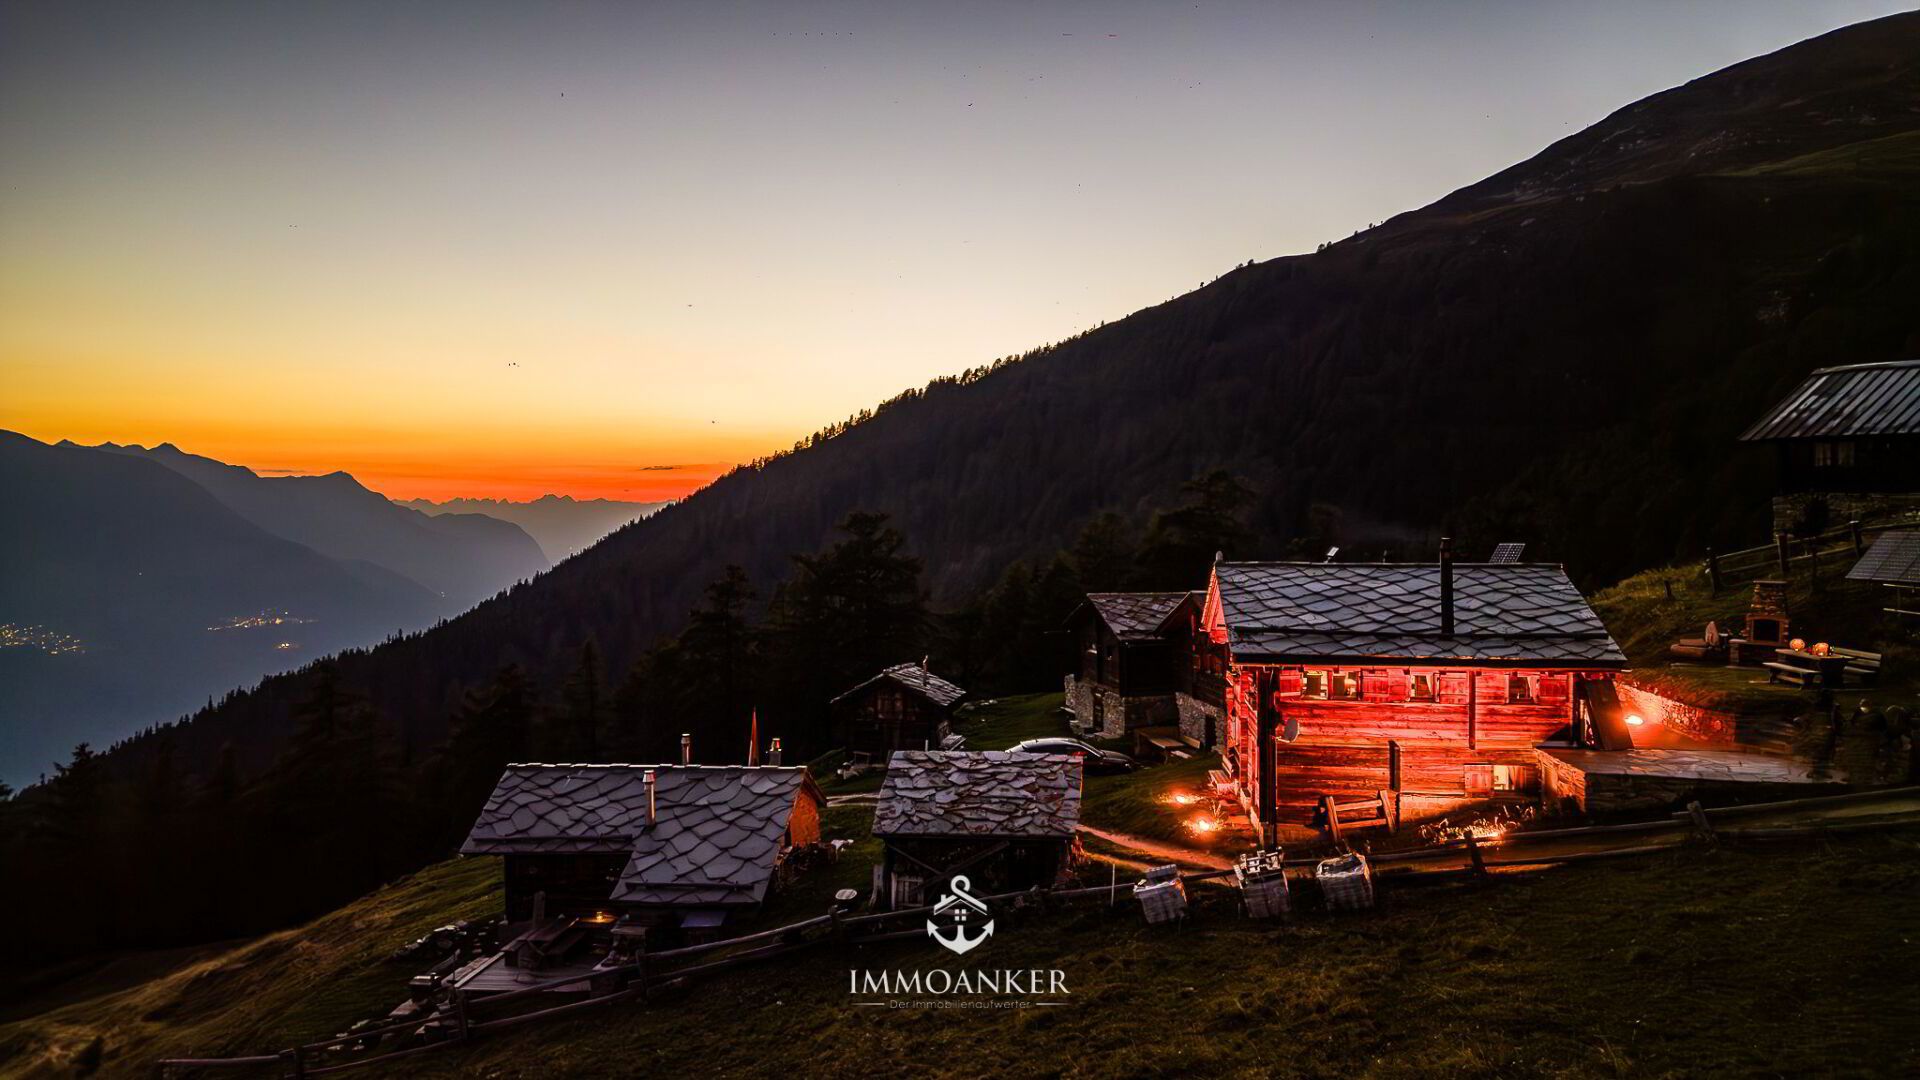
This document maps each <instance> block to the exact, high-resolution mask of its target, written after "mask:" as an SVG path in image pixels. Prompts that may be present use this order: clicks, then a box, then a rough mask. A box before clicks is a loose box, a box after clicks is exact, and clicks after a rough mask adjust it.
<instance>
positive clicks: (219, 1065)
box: [159, 787, 1920, 1078]
mask: <svg viewBox="0 0 1920 1080" xmlns="http://www.w3.org/2000/svg"><path fill="white" fill-rule="evenodd" d="M1915 798H1920V787H1904V788H1894V789H1882V790H1879V791H1866V792H1854V793H1850V794H1846V795H1833V796H1821V797H1816V798H1808V799H1793V800H1789V801H1785V802H1775V803H1759V804H1750V805H1746V806H1729V807H1721V808H1716V809H1712V810H1703V809H1701V808H1700V806H1699V804H1698V803H1695V804H1693V805H1692V806H1690V807H1689V808H1688V809H1687V810H1684V811H1680V812H1677V813H1675V814H1674V815H1672V816H1671V817H1668V818H1661V819H1656V820H1653V821H1637V822H1628V823H1625V824H1618V825H1585V826H1578V827H1574V828H1567V829H1552V830H1541V831H1529V832H1517V833H1509V834H1507V835H1504V836H1500V837H1487V838H1478V837H1468V838H1466V839H1463V840H1454V841H1448V842H1446V843H1443V844H1435V845H1431V846H1428V847H1424V848H1415V849H1409V850H1405V851H1387V852H1380V853H1377V854H1371V855H1369V856H1368V859H1369V861H1370V862H1371V863H1372V864H1373V865H1374V866H1376V867H1382V868H1389V872H1387V873H1383V874H1381V875H1379V876H1378V877H1377V878H1376V880H1377V881H1379V882H1383V883H1384V882H1392V881H1407V880H1409V879H1412V880H1418V881H1432V880H1447V879H1455V878H1460V877H1482V876H1485V875H1486V874H1487V873H1488V871H1490V870H1494V869H1499V868H1502V867H1530V866H1545V865H1549V864H1565V863H1578V862H1587V861H1592V860H1599V859H1614V858H1626V857H1632V856H1637V855H1646V854H1650V853H1654V852H1660V851H1674V850H1677V849H1679V847H1680V846H1681V845H1683V844H1684V843H1685V842H1687V841H1688V840H1708V841H1716V840H1722V839H1754V840H1765V839H1781V838H1789V837H1806V836H1820V835H1838V834H1846V833H1855V832H1869V831H1879V830H1884V829H1910V828H1915V827H1920V817H1916V816H1911V815H1909V816H1906V817H1903V818H1898V819H1893V820H1868V821H1859V822H1840V823H1834V824H1825V825H1797V826H1788V827H1775V828H1751V827H1749V828H1724V827H1720V826H1718V825H1717V824H1716V823H1717V822H1721V821H1725V820H1727V819H1734V818H1739V817H1746V816H1752V815H1758V814H1766V813H1774V812H1780V811H1787V810H1819V809H1822V808H1826V807H1832V806H1838V805H1842V804H1850V803H1860V802H1870V801H1875V800H1907V799H1915ZM1643 833H1644V834H1656V835H1658V834H1667V835H1670V836H1674V837H1678V838H1679V840H1680V843H1678V844H1676V843H1647V844H1633V845H1631V846H1626V847H1602V848H1585V849H1580V848H1578V847H1576V848H1575V849H1574V850H1563V851H1546V852H1536V853H1533V854H1528V849H1530V848H1536V847H1540V846H1542V845H1550V844H1560V843H1564V842H1566V841H1568V840H1573V839H1582V838H1589V837H1592V838H1599V839H1605V838H1608V837H1612V836H1622V835H1631V834H1643ZM1447 860H1451V861H1454V862H1464V863H1465V865H1462V866H1458V867H1442V868H1433V867H1428V866H1425V865H1423V864H1427V863H1433V862H1441V861H1447ZM1319 862H1320V859H1319V858H1318V857H1304V858H1302V857H1296V858H1289V859H1285V860H1283V863H1284V865H1285V866H1287V867H1291V868H1307V867H1312V866H1315V865H1316V864H1318V863H1319ZM1394 867H1399V868H1400V869H1399V870H1398V871H1393V870H1391V869H1390V868H1394ZM1232 875H1233V871H1232V870H1199V871H1189V872H1182V873H1181V875H1180V877H1181V880H1182V881H1185V882H1200V881H1211V880H1217V879H1220V878H1225V877H1231V876H1232ZM1123 890H1124V891H1125V892H1127V893H1128V894H1130V893H1131V891H1132V886H1131V885H1130V884H1128V885H1124V886H1123V885H1122V884H1121V883H1119V882H1118V881H1117V880H1116V881H1115V882H1113V883H1110V884H1107V885H1094V886H1086V887H1076V888H1067V889H1029V890H1025V891H1022V892H1009V893H1000V894H998V895H994V896H987V897H982V898H981V899H982V900H983V901H985V902H987V903H1006V902H1016V903H1020V904H1037V905H1040V906H1043V907H1044V906H1047V905H1051V904H1053V903H1056V902H1072V901H1077V900H1085V899H1094V898H1104V899H1105V900H1106V901H1107V903H1108V904H1109V906H1112V905H1114V904H1116V903H1117V902H1118V900H1119V898H1120V895H1121V893H1122V891H1123ZM932 910H933V908H932V907H931V906H922V907H914V908H904V909H901V910H898V911H882V912H874V913H871V914H866V915H847V914H844V913H842V912H841V911H839V910H837V909H836V910H835V911H832V912H829V913H828V914H826V915H821V916H818V917H816V918H812V919H805V920H802V921H800V922H797V923H793V924H791V925H788V926H780V927H775V928H773V929H771V930H763V931H761V932H759V933H756V934H748V935H746V936H743V937H737V938H727V939H725V940H721V941H713V942H708V943H706V944H703V945H689V946H686V947H684V948H679V949H666V950H663V951H660V952H654V953H646V954H643V955H642V956H641V957H640V958H639V959H638V960H637V961H635V962H633V963H629V964H623V965H620V966H617V967H610V968H605V969H601V970H598V971H594V972H590V973H586V974H579V973H575V974H571V975H566V976H562V977H559V978H555V979H551V980H548V981H545V982H540V983H534V984H530V985H528V986H523V987H518V988H516V989H514V990H510V991H507V992H505V993H501V994H492V995H488V996H486V997H469V996H468V995H467V994H465V993H464V992H461V991H458V990H454V991H451V992H450V993H449V995H448V999H447V1001H446V1002H445V1003H444V1004H443V1005H441V1006H440V1007H439V1008H437V1009H436V1010H435V1011H434V1012H432V1013H431V1014H429V1015H426V1016H422V1017H414V1018H410V1019H407V1020H402V1021H397V1022H394V1023H389V1024H382V1025H379V1026H377V1027H371V1028H366V1029H363V1030H361V1031H356V1032H351V1033H348V1034H345V1035H336V1036H334V1037H332V1038H330V1039H321V1040H318V1041H316V1042H309V1043H302V1044H300V1045H298V1046H294V1047H291V1048H289V1049H286V1050H282V1051H280V1052H279V1053H275V1054H253V1055H247V1056H242V1057H221V1058H212V1057H201V1058H186V1057H182V1058H166V1059H164V1060H162V1061H160V1062H159V1065H160V1067H161V1070H162V1072H163V1073H176V1072H182V1071H190V1070H196V1069H243V1068H244V1069H258V1068H264V1067H266V1066H279V1067H280V1068H281V1070H282V1071H283V1073H284V1075H287V1076H292V1077H296V1078H303V1077H308V1076H319V1075H322V1074H326V1073H334V1072H343V1071H345V1070H348V1069H357V1068H360V1067H362V1066H366V1065H374V1064H385V1063H389V1062H393V1061H396V1060H398V1059H401V1058H407V1057H412V1056H415V1055H418V1054H425V1053H431V1052H433V1051H436V1050H443V1049H446V1048H448V1047H451V1046H457V1045H459V1044H461V1043H463V1042H465V1041H467V1040H469V1039H472V1038H475V1037H476V1036H478V1035H481V1034H484V1033H487V1032H491V1031H499V1030H502V1029H505V1028H510V1027H516V1026H518V1025H521V1024H528V1023H534V1022H537V1021H543V1020H550V1019H554V1018H556V1017H561V1016H566V1015H570V1014H572V1013H576V1012H581V1011H584V1010H587V1009H593V1008H599V1007H601V1006H606V1005H612V1004H616V1003H619V1002H623V1001H632V1000H638V999H644V998H645V997H646V995H647V993H648V992H649V991H651V990H655V989H659V988H663V987H667V986H671V985H677V984H683V983H685V982H686V981H687V980H690V979H693V978H695V977H698V976H705V975H713V974H716V973H718V972H721V971H726V970H729V969H732V968H736V967H741V966H744V965H747V964H753V963H758V962H760V961H763V960H767V959H771V958H773V957H776V956H784V955H787V954H790V953H794V952H799V951H801V950H803V949H810V948H814V947H816V946H819V945H823V944H828V943H839V944H842V945H864V944H871V943H875V942H880V941H891V940H895V939H900V938H907V937H918V936H921V935H923V934H924V933H925V930H924V929H923V928H921V927H918V926H915V927H912V928H909V929H905V930H900V929H889V928H888V924H889V923H892V922H893V921H895V920H901V919H919V918H921V917H923V916H925V915H926V914H928V913H929V912H931V911H932ZM822 931H824V932H822ZM745 946H752V947H751V948H743V947H745ZM734 949H740V950H742V951H739V952H729V953H727V955H724V956H719V957H718V958H716V959H707V960H703V962H701V963H697V964H691V965H687V966H681V967H666V968H664V969H663V968H662V966H661V965H663V964H670V963H672V962H674V961H684V960H693V959H699V958H705V957H709V956H713V955H714V954H716V953H722V952H727V951H728V950H734ZM583 983H585V984H588V985H589V986H597V987H603V988H604V989H600V990H593V991H590V994H591V996H589V997H587V998H586V999H584V1000H580V1001H570V1002H566V1003H564V1004H560V1005H552V1006H548V1007H546V1008H541V1009H535V1010H533V1011H530V1012H511V1013H507V1014H505V1015H490V1014H494V1013H497V1012H499V1011H500V1007H501V1006H503V1005H508V1004H512V1003H514V1002H522V1001H525V1000H526V999H528V998H530V997H532V996H533V995H536V994H544V993H547V992H548V991H554V990H559V989H561V988H562V987H574V986H579V985H581V984H583ZM408 1033H411V1034H412V1035H415V1036H420V1037H425V1038H427V1040H428V1041H425V1042H422V1043H418V1044H415V1045H410V1046H403V1047H398V1048H393V1049H387V1050H384V1051H381V1050H380V1047H379V1043H380V1042H382V1041H385V1040H387V1039H388V1038H390V1037H393V1036H401V1035H404V1034H408ZM355 1044H365V1045H363V1046H361V1047H360V1049H366V1050H373V1051H376V1052H375V1053H371V1054H369V1055H368V1056H365V1057H359V1058H353V1059H351V1060H322V1059H324V1058H325V1057H327V1056H329V1055H332V1056H336V1057H337V1056H340V1055H344V1054H348V1053H352V1052H353V1050H350V1049H337V1048H345V1047H352V1046H354V1045H355Z"/></svg>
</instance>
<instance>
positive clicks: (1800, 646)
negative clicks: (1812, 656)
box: [1787, 637, 1807, 652]
mask: <svg viewBox="0 0 1920 1080" xmlns="http://www.w3.org/2000/svg"><path fill="white" fill-rule="evenodd" d="M1787 648H1789V649H1792V650H1793V651H1794V652H1806V651H1807V639H1806V638H1803V637H1797V638H1794V639H1793V640H1792V641H1789V642H1787Z"/></svg>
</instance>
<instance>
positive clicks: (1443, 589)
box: [1440, 536, 1453, 637]
mask: <svg viewBox="0 0 1920 1080" xmlns="http://www.w3.org/2000/svg"><path fill="white" fill-rule="evenodd" d="M1440 632H1441V633H1442V634H1444V635H1447V636H1449V637H1451V636H1452V635H1453V537H1451V536H1443V537H1441V538H1440Z"/></svg>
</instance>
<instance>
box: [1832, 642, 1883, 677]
mask: <svg viewBox="0 0 1920 1080" xmlns="http://www.w3.org/2000/svg"><path fill="white" fill-rule="evenodd" d="M1833 654H1834V655H1835V656H1844V657H1846V658H1847V678H1849V679H1852V680H1853V681H1854V682H1856V683H1859V684H1860V685H1861V686H1872V685H1873V684H1874V683H1875V682H1876V681H1877V680H1878V679H1879V678H1880V660H1881V654H1880V653H1877V652H1867V651H1865V650H1863V649H1842V648H1840V647H1838V646H1835V647H1834V648H1833Z"/></svg>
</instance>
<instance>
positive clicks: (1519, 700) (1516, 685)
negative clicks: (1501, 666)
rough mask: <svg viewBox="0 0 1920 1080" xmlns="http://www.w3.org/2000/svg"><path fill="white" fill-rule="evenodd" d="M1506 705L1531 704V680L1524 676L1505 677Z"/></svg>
mask: <svg viewBox="0 0 1920 1080" xmlns="http://www.w3.org/2000/svg"><path fill="white" fill-rule="evenodd" d="M1507 704H1509V705H1531V704H1533V679H1532V678H1530V677H1529V676H1526V675H1509V676H1507Z"/></svg>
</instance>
